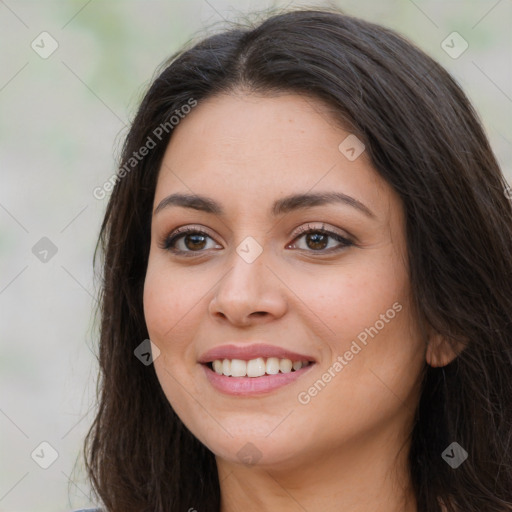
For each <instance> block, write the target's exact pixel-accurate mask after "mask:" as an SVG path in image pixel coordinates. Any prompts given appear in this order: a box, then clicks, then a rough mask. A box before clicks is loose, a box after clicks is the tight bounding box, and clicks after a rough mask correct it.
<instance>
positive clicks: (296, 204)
mask: <svg viewBox="0 0 512 512" xmlns="http://www.w3.org/2000/svg"><path fill="white" fill-rule="evenodd" d="M336 203H341V204H345V205H348V206H351V207H353V208H355V209H357V210H359V211H360V212H362V213H364V214H365V215H366V216H368V217H370V218H372V219H375V218H376V215H375V214H374V213H373V212H372V211H371V210H370V209H369V208H368V207H367V206H366V205H364V204H363V203H361V201H358V200H357V199H355V198H354V197H351V196H348V195H346V194H343V193H341V192H315V193H304V194H293V195H289V196H286V197H283V198H281V199H278V200H277V201H275V202H274V204H273V205H272V208H271V213H272V215H273V216H275V217H277V216H279V215H284V214H285V213H288V212H291V211H294V210H303V209H306V208H312V207H314V206H323V205H326V204H336ZM171 206H181V207H183V208H191V209H193V210H199V211H203V212H206V213H212V214H214V215H219V216H221V217H222V216H224V215H225V212H224V209H223V208H222V206H221V205H220V204H219V203H218V202H217V201H215V200H214V199H212V198H210V197H206V196H201V195H197V194H171V195H169V196H167V197H165V198H164V199H162V201H160V203H159V204H158V206H157V207H156V208H155V211H154V212H153V215H156V214H158V213H159V212H161V211H162V210H163V209H165V208H169V207H171Z"/></svg>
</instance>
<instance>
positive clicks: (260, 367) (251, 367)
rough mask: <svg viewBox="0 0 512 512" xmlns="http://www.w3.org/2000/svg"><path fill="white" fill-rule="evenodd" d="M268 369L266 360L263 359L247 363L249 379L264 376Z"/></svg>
mask: <svg viewBox="0 0 512 512" xmlns="http://www.w3.org/2000/svg"><path fill="white" fill-rule="evenodd" d="M266 369H267V368H266V365H265V359H263V358H262V357H258V359H251V360H250V361H247V377H261V376H262V375H265V370H266ZM242 377H243V375H242Z"/></svg>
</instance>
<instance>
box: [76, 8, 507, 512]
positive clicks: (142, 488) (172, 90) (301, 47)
mask: <svg viewBox="0 0 512 512" xmlns="http://www.w3.org/2000/svg"><path fill="white" fill-rule="evenodd" d="M240 90H243V91H249V92H250V93H254V94H262V95H272V94H279V93H294V94H299V95H303V96H305V97H308V98H315V99H317V100H318V101H319V102H323V103H324V104H327V105H329V106H330V109H331V111H332V116H333V118H335V119H336V120H337V121H339V122H340V123H341V124H342V125H343V126H345V127H347V129H349V130H350V131H351V133H354V134H356V135H357V137H358V138H359V139H360V140H361V141H362V142H363V143H364V144H365V146H366V153H367V155H368V157H369V158H370V161H371V164H372V165H373V167H374V168H375V170H376V172H377V173H378V174H379V175H380V176H381V177H382V178H383V179H384V180H386V181H387V182H388V183H389V184H390V185H391V186H392V187H393V189H394V190H395V191H396V192H397V193H398V194H399V196H400V198H401V201H402V203H403V207H404V212H405V236H406V240H407V257H408V262H409V265H408V272H409V280H410V285H411V290H412V297H413V301H414V307H415V308H416V310H417V311H418V314H419V315H420V318H421V319H422V321H423V322H425V323H426V324H427V325H429V326H430V327H431V328H433V329H434V330H435V331H436V332H438V333H440V334H441V335H442V336H444V337H445V338H446V339H447V340H450V341H451V342H453V343H455V342H460V343H463V344H464V347H465V348H464V350H463V351H462V352H461V353H460V354H459V355H458V356H457V357H456V358H455V359H454V360H453V361H452V362H451V363H450V364H448V365H446V366H445V367H442V368H434V367H432V366H429V365H428V364H425V370H424V373H423V377H422V389H421V396H420V399H419V403H418V407H417V410H416V414H415V417H414V425H413V428H412V431H411V432H410V441H411V444H410V450H409V455H408V465H409V468H410V469H409V471H410V477H411V481H412V485H413V488H414V493H415V496H416V500H417V506H418V512H434V511H440V510H442V508H441V505H444V507H445V509H444V510H447V511H448V512H452V511H456V510H463V511H465V512H481V511H483V510H485V511H486V512H503V511H510V510H512V452H511V447H512V444H511V441H512V401H511V396H512V258H511V254H512V206H511V202H510V200H509V199H508V197H507V193H506V190H507V182H506V181H505V178H504V176H503V174H502V172H501V170H500V168H499V165H498V163H497V160H496V158H495V156H494V154H493V152H492V150H491V147H490V145H489V142H488V140H487V138H486V135H485V133H484V130H483V128H482V125H481V122H480V120H479V118H478V115H477V114H476V113H475V111H474V109H473V107H472V105H471V104H470V102H469V100H468V98H467V97H466V96H465V94H464V93H463V91H462V90H461V88H460V87H459V85H458V84H457V83H456V81H455V80H454V79H453V78H452V77H451V76H450V74H449V73H448V72H447V71H446V70H445V69H444V68H443V67H442V66H440V65H439V64H438V63H436V62H435V61H434V60H433V59H432V58H430V57H429V56H427V55H426V54H425V53H424V52H423V51H421V50H420V49H419V48H417V47H416V46H415V45H414V44H413V43H411V42H410V41H408V40H407V39H405V38H403V37H402V36H400V35H398V34H397V33H395V32H394V31H392V30H390V29H387V28H384V27H382V26H380V25H377V24H373V23H370V22H367V21H364V20H361V19H358V18H354V17H351V16H347V15H345V14H343V13H342V12H340V11H339V10H337V9H334V8H325V9H307V8H302V9H294V10H290V11H281V12H278V13H277V14H276V13H273V14H272V15H269V16H268V17H266V18H265V19H263V20H260V21H258V23H257V24H252V25H251V24H246V25H243V24H235V25H234V26H232V27H230V28H229V29H226V30H224V31H222V32H221V33H216V34H213V35H209V36H208V37H206V38H204V39H203V40H200V41H198V42H195V43H194V44H193V45H191V47H190V48H188V49H187V48H183V49H182V50H180V51H178V52H177V53H175V54H174V55H173V56H172V57H171V58H170V59H169V60H167V61H166V62H165V63H164V64H163V66H162V68H161V70H160V71H159V74H158V75H157V76H156V78H155V79H154V80H153V81H152V83H151V84H150V86H149V89H148V91H147V92H146V94H145V96H144V98H143V100H142V102H141V104H140V107H139V109H138V112H137V114H136V116H135V118H134V120H133V122H132V124H131V128H130V130H129V133H128V134H127V136H126V139H125V142H124V146H123V150H122V155H121V161H120V168H121V169H124V173H122V172H121V171H120V172H119V174H118V179H117V181H116V183H115V186H114V189H113V191H112V194H111V196H110V199H109V202H108V205H107V208H106V213H105V217H104V220H103V223H102V226H101V231H100V235H99V238H98V244H97V246H96V251H95V254H94V263H95V264H96V262H97V257H98V253H99V252H101V255H102V270H103V273H102V279H103V282H102V287H101V291H100V309H99V311H100V314H101V322H100V339H99V356H98V357H99V367H100V374H99V380H98V395H99V396H98V401H99V402H98V411H97V415H96V417H95V419H94V422H93V424H92V426H91V428H90V430H89V432H88V434H87V437H86V439H85V443H84V455H85V458H86V469H87V472H88V477H89V479H90V481H91V483H92V487H93V490H94V493H95V495H96V496H98V497H99V498H100V499H101V501H102V503H104V505H105V507H106V510H108V511H110V512H132V511H133V512H135V511H137V512H164V511H169V510H173V511H174V510H176V511H177V510H188V509H189V508H190V507H194V508H196V509H197V510H200V511H211V512H218V511H219V509H220V487H219V477H218V472H217V467H216V463H215V456H214V454H213V453H212V452H211V451H210V450H209V449H207V448H206V447H205V446H204V445H203V444H202V443H200V442H199V441H198V440H197V439H196V438H195V437H194V436H193V435H192V433H191V432H190V431H189V430H188V429H187V428H186V427H185V426H184V424H183V423H182V422H181V420H180V418H179V417H178V416H177V415H176V413H175V412H174V410H173V408H172V407H171V405H170V404H169V402H168V400H167V398H166V397H165V395H164V393H163V390H162V388H161V385H160V383H159V381H158V379H157V376H156V373H155V370H154V368H153V365H149V366H145V365H143V364H141V363H140V361H139V360H138V359H137V358H136V357H134V350H135V348H136V347H137V346H138V345H139V344H140V343H141V342H142V340H145V339H147V338H148V337H149V336H148V331H147V327H146V323H145V318H144V313H143V286H144V280H145V273H146V268H147V264H148V255H149V247H150V241H151V235H150V226H151V213H152V203H153V200H154V192H155V187H156V182H157V177H158V172H159V168H160V165H161V162H162V158H163V154H164V152H165V149H166V147H167V144H168V142H169V140H170V137H171V135H172V129H169V126H168V125H167V130H164V132H165V133H163V136H161V138H160V139H159V138H158V137H155V136H154V134H155V131H154V130H155V128H157V127H159V126H163V125H165V123H166V122H168V120H169V118H170V116H172V115H173V114H174V113H175V112H177V111H180V109H181V108H182V107H183V105H186V104H187V103H189V102H190V100H191V99H194V100H196V101H197V102H199V103H200V102H201V101H204V100H205V99H207V98H211V97H213V96H214V95H216V94H235V93H236V92H237V91H240ZM158 133H160V132H158ZM148 137H149V138H151V139H152V140H153V142H154V143H155V144H156V146H155V147H154V148H153V149H151V150H150V151H149V152H148V154H147V155H146V156H145V157H144V158H142V159H140V161H137V163H136V165H134V162H133V154H134V152H137V151H138V150H139V149H140V148H141V147H142V146H144V145H145V144H147V141H148V140H149V139H148ZM157 139H158V140H157ZM130 159H132V160H130ZM128 164H129V165H128ZM127 169H129V171H127ZM452 442H457V443H458V444H459V445H461V446H462V447H463V448H464V449H465V450H466V451H467V453H468V458H467V460H465V462H464V463H462V464H461V465H460V466H459V467H458V468H457V469H453V468H452V467H450V465H448V464H447V463H446V462H445V460H443V457H442V453H443V451H444V450H445V449H446V448H447V447H448V446H449V445H450V444H451V443H452Z"/></svg>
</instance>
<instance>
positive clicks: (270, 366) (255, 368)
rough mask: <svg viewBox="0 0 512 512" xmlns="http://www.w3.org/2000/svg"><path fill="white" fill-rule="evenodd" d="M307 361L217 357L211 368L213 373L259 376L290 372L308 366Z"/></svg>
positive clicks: (229, 375) (228, 375)
mask: <svg viewBox="0 0 512 512" xmlns="http://www.w3.org/2000/svg"><path fill="white" fill-rule="evenodd" d="M309 364H310V363H309V361H293V362H292V361H291V360H290V359H279V358H278V357H269V358H267V359H266V360H265V359H264V358H263V357H258V358H257V359H251V360H250V361H244V360H242V359H223V360H221V359H217V360H215V361H213V362H212V368H213V371H214V372H215V373H218V374H219V375H225V376H227V377H261V376H262V375H265V374H266V375H277V374H278V373H279V372H281V373H290V372H291V371H292V369H293V370H294V371H297V370H300V369H301V368H303V367H304V366H308V365H309Z"/></svg>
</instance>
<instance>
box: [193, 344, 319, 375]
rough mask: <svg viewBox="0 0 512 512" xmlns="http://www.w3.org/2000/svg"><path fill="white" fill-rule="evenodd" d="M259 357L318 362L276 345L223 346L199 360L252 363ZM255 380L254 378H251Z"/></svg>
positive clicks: (205, 354) (202, 361)
mask: <svg viewBox="0 0 512 512" xmlns="http://www.w3.org/2000/svg"><path fill="white" fill-rule="evenodd" d="M258 357H263V358H267V357H278V358H279V359H291V360H292V362H294V361H311V362H316V361H315V359H314V358H313V357H311V356H307V355H305V354H298V353H297V352H291V351H289V350H285V349H284V348H280V347H276V346H275V345H265V344H257V345H242V346H237V345H222V346H220V347H215V348H212V349H211V350H208V351H207V352H206V353H204V354H203V355H202V356H201V357H200V358H199V360H198V362H200V363H211V362H212V361H215V360H216V359H221V360H222V359H242V360H243V361H250V360H251V359H256V358H258ZM249 378H250V379H253V377H249Z"/></svg>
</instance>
